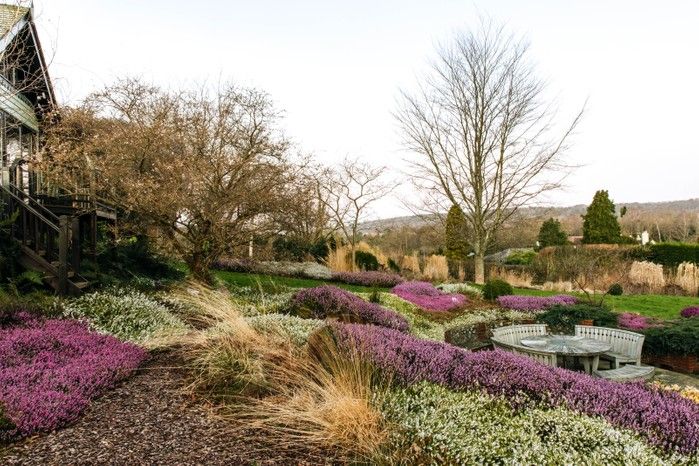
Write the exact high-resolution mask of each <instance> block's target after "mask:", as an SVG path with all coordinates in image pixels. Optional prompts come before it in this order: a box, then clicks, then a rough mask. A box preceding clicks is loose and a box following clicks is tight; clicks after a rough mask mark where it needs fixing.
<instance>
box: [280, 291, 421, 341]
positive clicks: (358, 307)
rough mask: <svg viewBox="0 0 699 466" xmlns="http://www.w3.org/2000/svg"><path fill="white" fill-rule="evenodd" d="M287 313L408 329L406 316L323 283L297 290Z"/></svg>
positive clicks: (405, 330) (404, 330)
mask: <svg viewBox="0 0 699 466" xmlns="http://www.w3.org/2000/svg"><path fill="white" fill-rule="evenodd" d="M289 312H290V313H292V314H294V315H297V316H299V317H304V318H314V319H325V318H328V317H332V318H337V319H340V320H343V321H347V322H360V323H365V324H374V325H380V326H382V327H388V328H392V329H396V330H399V331H401V332H407V331H408V330H409V325H408V321H407V320H405V318H404V317H403V316H401V315H399V314H397V313H395V312H393V311H391V310H389V309H386V308H384V307H381V306H379V305H378V304H375V303H371V302H367V301H364V300H363V299H362V298H360V297H359V296H356V295H354V294H352V293H350V292H349V291H345V290H342V289H340V288H337V287H335V286H330V285H325V286H319V287H315V288H307V289H305V290H300V291H298V292H297V293H295V294H294V295H293V297H292V298H291V304H290V308H289Z"/></svg>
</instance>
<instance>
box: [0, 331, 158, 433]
mask: <svg viewBox="0 0 699 466" xmlns="http://www.w3.org/2000/svg"><path fill="white" fill-rule="evenodd" d="M145 358H146V352H145V351H144V350H143V349H141V348H139V347H137V346H135V345H132V344H128V343H122V342H120V341H119V340H117V339H116V338H114V337H111V336H108V335H100V334H98V333H94V332H91V331H89V330H88V327H87V326H86V325H85V324H83V323H80V322H76V321H74V320H46V321H44V320H41V319H36V318H32V319H28V320H25V321H24V322H23V325H21V326H16V327H10V328H6V329H0V404H1V405H3V406H4V412H5V414H4V416H5V418H6V419H8V420H9V421H11V423H12V425H14V428H10V429H5V430H4V432H3V430H2V429H0V440H2V437H4V438H5V439H9V438H14V437H23V436H27V435H31V434H33V433H35V432H40V431H43V432H47V431H51V430H54V429H56V428H58V427H60V426H63V425H65V424H67V423H69V422H71V421H73V420H75V419H76V418H77V417H78V416H79V415H80V414H81V413H82V412H83V411H84V410H85V408H86V407H87V406H88V404H89V402H90V400H91V399H92V398H94V397H96V396H98V395H100V394H102V393H104V391H106V390H107V389H109V388H110V387H112V386H113V385H114V384H115V383H116V382H118V381H119V380H121V379H123V378H125V377H127V376H128V375H129V374H131V372H132V371H133V370H134V369H135V368H137V367H138V366H139V365H140V364H141V362H142V361H143V360H144V359H145ZM6 427H7V423H6Z"/></svg>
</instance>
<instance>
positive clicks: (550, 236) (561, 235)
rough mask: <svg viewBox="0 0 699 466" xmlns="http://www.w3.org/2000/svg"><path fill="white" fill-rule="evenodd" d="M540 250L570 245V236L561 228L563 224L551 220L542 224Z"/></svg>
mask: <svg viewBox="0 0 699 466" xmlns="http://www.w3.org/2000/svg"><path fill="white" fill-rule="evenodd" d="M537 239H538V240H539V248H545V247H548V246H563V245H564V244H567V243H568V235H567V234H566V232H565V231H563V229H562V228H561V222H559V221H558V220H556V219H555V218H550V219H548V220H546V221H545V222H544V223H542V224H541V228H540V229H539V237H538V238H537Z"/></svg>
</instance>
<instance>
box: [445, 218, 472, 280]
mask: <svg viewBox="0 0 699 466" xmlns="http://www.w3.org/2000/svg"><path fill="white" fill-rule="evenodd" d="M445 243H446V256H447V261H448V263H449V273H450V274H451V276H453V277H456V276H458V274H459V265H461V264H462V263H463V261H464V260H465V259H466V257H467V256H468V252H469V245H468V240H467V228H466V217H464V213H463V212H462V211H461V209H460V208H459V206H457V205H453V206H451V209H449V213H448V214H447V222H446V228H445Z"/></svg>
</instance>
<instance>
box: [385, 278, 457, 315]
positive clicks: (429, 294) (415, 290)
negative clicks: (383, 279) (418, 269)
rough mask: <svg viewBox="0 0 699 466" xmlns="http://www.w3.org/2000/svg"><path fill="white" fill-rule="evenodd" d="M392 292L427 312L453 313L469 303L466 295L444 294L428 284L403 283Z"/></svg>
mask: <svg viewBox="0 0 699 466" xmlns="http://www.w3.org/2000/svg"><path fill="white" fill-rule="evenodd" d="M391 292H392V293H393V294H395V295H396V296H398V297H400V298H403V299H405V300H406V301H410V302H411V303H413V304H415V305H417V306H419V307H421V308H422V309H424V310H427V311H437V312H441V311H452V310H455V309H458V308H461V307H463V306H465V305H466V302H467V300H466V297H465V296H464V295H461V294H446V293H443V292H441V291H440V290H438V289H437V288H435V287H434V286H432V284H430V283H427V282H405V283H401V284H400V285H396V286H395V287H393V290H391Z"/></svg>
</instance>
